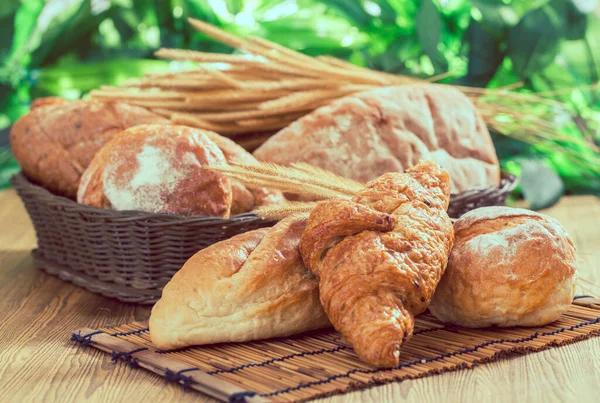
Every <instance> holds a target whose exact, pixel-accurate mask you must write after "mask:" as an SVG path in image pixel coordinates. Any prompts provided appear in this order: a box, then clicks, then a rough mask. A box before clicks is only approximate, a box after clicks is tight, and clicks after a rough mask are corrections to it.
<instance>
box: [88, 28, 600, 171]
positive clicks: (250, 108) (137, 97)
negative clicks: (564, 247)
mask: <svg viewBox="0 0 600 403" xmlns="http://www.w3.org/2000/svg"><path fill="white" fill-rule="evenodd" d="M189 23H190V24H191V25H192V26H194V27H195V28H196V29H197V30H198V31H200V32H202V33H204V34H206V35H209V36H211V37H212V38H214V39H215V40H216V41H219V42H221V43H223V44H226V45H229V46H231V47H233V48H235V49H237V50H238V51H239V52H240V53H238V54H220V53H207V52H198V51H192V50H184V49H160V50H158V51H157V52H156V55H157V56H158V57H162V58H167V59H173V60H186V61H192V62H197V63H200V64H199V65H198V66H197V67H196V68H192V69H189V70H185V71H180V72H175V73H174V72H169V73H150V74H147V75H146V77H144V78H141V79H136V80H132V81H129V82H127V83H126V84H125V85H124V86H123V87H102V88H101V89H100V90H96V91H92V92H91V96H92V97H93V98H98V99H102V100H124V101H126V102H128V103H132V104H136V105H140V106H145V107H149V108H151V109H152V110H153V111H155V112H157V113H159V114H161V115H163V116H166V117H168V118H170V119H172V120H173V121H174V122H175V123H181V124H187V125H190V126H195V127H199V128H203V129H208V130H214V131H217V132H219V133H220V134H223V135H226V136H230V137H231V136H233V137H235V136H238V135H242V134H246V133H255V132H274V131H277V130H279V129H281V128H283V127H285V126H287V125H288V124H289V123H290V122H292V121H293V120H295V119H298V118H299V117H301V116H303V115H306V114H308V113H310V112H311V111H313V110H314V109H316V108H318V107H320V106H323V105H326V104H329V103H331V102H333V101H335V100H336V99H339V98H341V97H344V96H347V95H350V94H353V93H356V92H360V91H364V90H367V89H370V88H377V87H382V86H391V85H405V84H413V83H423V84H424V85H427V84H428V82H434V81H438V80H440V79H441V78H444V77H445V76H447V75H448V74H449V73H448V74H444V75H441V76H437V77H431V78H430V79H428V80H420V79H416V78H413V77H407V76H402V75H394V74H389V73H385V72H378V71H373V70H370V69H367V68H364V67H359V66H355V65H353V64H351V63H348V62H347V61H343V60H340V59H336V58H334V57H330V56H319V57H316V58H314V57H310V56H307V55H304V54H302V53H299V52H296V51H294V50H292V49H289V48H286V47H284V46H281V45H278V44H276V43H273V42H270V41H267V40H265V39H261V38H256V37H249V38H241V37H238V36H236V35H233V34H230V33H227V32H225V31H222V30H220V29H219V28H216V27H214V26H212V25H210V24H207V23H205V22H202V21H199V20H195V19H189ZM517 86H520V83H516V84H514V85H510V86H507V87H505V88H500V89H487V88H472V87H463V86H454V87H455V88H457V89H458V90H460V91H462V92H463V93H464V94H466V95H467V96H468V97H469V98H470V99H471V101H472V102H473V103H474V104H475V105H476V107H477V108H478V110H479V111H480V112H481V115H482V117H483V119H484V121H485V123H486V124H487V125H488V127H491V128H493V129H494V130H496V131H498V132H499V133H501V134H503V135H505V136H508V137H513V138H517V139H519V140H522V141H525V142H527V143H531V144H539V143H540V141H541V142H544V143H546V144H547V146H548V147H552V148H555V149H556V150H557V151H560V152H562V153H564V154H565V155H567V157H568V158H569V159H571V160H574V161H575V160H581V158H582V157H581V156H580V155H578V154H579V153H578V151H577V150H573V149H570V148H569V147H568V146H565V145H563V143H564V142H569V143H570V144H574V145H577V146H583V147H586V148H589V149H591V150H593V151H594V152H596V153H598V151H599V147H598V146H597V145H596V144H594V142H593V141H592V140H590V139H593V136H590V135H589V133H586V130H587V129H586V128H585V127H584V128H580V131H581V132H582V133H583V138H581V139H579V138H574V137H571V136H563V135H561V134H560V133H559V131H558V127H560V124H559V123H556V122H555V121H554V117H555V116H556V115H557V113H558V112H560V111H564V112H567V113H568V112H569V110H568V107H567V106H566V105H565V104H563V103H561V102H558V101H554V100H550V99H547V98H544V97H543V96H541V94H527V93H520V92H514V91H511V90H512V89H514V88H515V87H517ZM594 88H597V84H594V85H592V86H590V87H589V89H590V90H593V89H594ZM525 111H526V113H525ZM503 117H509V118H510V119H502V118H503ZM264 137H265V138H266V136H264ZM236 141H238V142H240V143H244V145H245V146H247V147H248V148H249V149H252V148H254V147H255V146H256V145H258V144H260V142H259V141H258V140H256V139H255V140H253V141H249V142H247V141H246V139H245V138H244V137H239V138H236ZM596 159H597V158H596ZM596 159H594V161H591V162H592V163H597V161H596ZM587 162H590V161H587Z"/></svg>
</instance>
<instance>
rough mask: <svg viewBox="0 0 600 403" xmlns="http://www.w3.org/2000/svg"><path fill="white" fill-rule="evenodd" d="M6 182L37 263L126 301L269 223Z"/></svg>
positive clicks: (472, 200)
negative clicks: (117, 204) (199, 255)
mask: <svg viewBox="0 0 600 403" xmlns="http://www.w3.org/2000/svg"><path fill="white" fill-rule="evenodd" d="M12 183H13V185H14V186H15V188H16V190H17V192H18V193H19V196H20V197H21V199H22V200H23V202H24V204H25V207H26V208H27V211H28V213H29V216H30V217H31V221H32V222H33V225H34V227H35V230H36V233H37V239H38V248H37V249H36V250H34V251H33V257H34V259H35V261H36V263H37V265H38V266H39V267H40V268H42V269H43V270H44V271H46V272H48V273H51V274H53V275H57V276H58V277H60V278H61V279H63V280H66V281H71V282H73V283H74V284H76V285H78V286H80V287H84V288H86V289H88V290H90V291H93V292H96V293H99V294H102V295H104V296H107V297H113V298H117V299H119V300H121V301H124V302H135V303H140V304H152V303H154V302H156V301H157V300H158V298H160V295H161V291H162V288H163V287H164V286H165V284H166V283H167V282H168V281H169V280H170V279H171V277H172V276H173V275H174V274H175V272H177V270H179V269H180V268H181V266H182V265H183V264H184V263H185V262H186V260H188V259H189V258H190V257H191V256H192V255H193V254H195V253H196V252H198V251H199V250H200V249H203V248H206V247H207V246H210V245H212V244H213V243H216V242H219V241H221V240H223V239H228V238H231V237H232V236H234V235H237V234H240V233H243V232H246V231H250V230H253V229H257V228H262V227H265V226H269V225H273V223H274V222H273V221H267V220H262V219H260V218H258V217H256V216H254V215H252V214H242V215H238V216H235V217H233V218H231V219H222V218H215V217H184V216H179V215H171V214H151V213H143V212H139V211H112V210H100V209H96V208H92V207H89V206H85V205H81V204H78V203H75V202H74V201H72V200H69V199H67V198H64V197H60V196H56V195H54V194H52V193H50V192H49V191H47V190H46V189H44V188H43V187H41V186H38V185H36V184H33V183H31V182H30V181H29V180H27V178H26V177H25V176H23V175H22V174H18V175H16V176H14V177H13V179H12ZM515 185H516V181H515V178H514V177H513V176H512V175H508V174H503V177H502V182H501V184H500V186H498V187H496V188H487V189H475V190H470V191H467V192H463V193H461V194H458V195H452V198H451V201H450V207H449V209H448V212H449V214H450V216H451V217H459V216H460V215H462V214H464V213H465V212H467V211H469V210H472V209H474V208H477V207H483V206H491V205H504V203H505V202H506V198H507V197H508V195H509V194H510V192H511V191H512V190H513V189H514V187H515Z"/></svg>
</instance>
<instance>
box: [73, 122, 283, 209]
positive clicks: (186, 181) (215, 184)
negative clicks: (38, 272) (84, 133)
mask: <svg viewBox="0 0 600 403" xmlns="http://www.w3.org/2000/svg"><path fill="white" fill-rule="evenodd" d="M217 143H218V144H217ZM230 160H240V161H244V162H246V163H255V162H256V160H255V159H254V157H252V155H250V154H249V153H248V152H247V151H245V150H244V149H243V148H241V147H240V146H238V145H237V144H235V143H233V142H232V141H231V140H229V139H226V138H223V137H221V136H219V135H218V134H216V133H212V132H209V131H206V130H200V129H194V128H191V127H186V126H176V125H140V126H136V127H133V128H130V129H128V130H125V131H123V132H122V133H120V134H118V135H117V136H115V138H114V139H113V140H112V141H110V142H109V143H108V144H106V146H105V147H104V148H102V150H101V151H100V152H99V153H98V155H96V158H94V160H93V161H92V163H91V164H90V166H89V168H88V169H87V171H86V172H85V174H84V175H83V177H82V179H81V185H80V188H79V193H78V197H77V200H78V201H79V202H80V203H82V204H87V205H90V206H93V207H97V208H112V209H115V210H141V211H148V212H154V213H174V214H183V215H211V216H218V217H225V218H227V217H229V216H230V215H231V214H239V213H244V212H248V211H250V210H252V209H254V208H255V207H257V206H261V205H264V204H268V203H270V204H274V203H281V202H283V201H284V200H285V199H284V198H283V195H282V194H281V192H279V191H274V190H268V189H249V188H246V187H245V186H244V185H242V184H241V183H239V182H238V181H235V180H229V179H228V178H226V177H225V176H224V175H222V174H219V173H216V172H213V171H211V170H208V169H206V168H205V167H207V166H211V165H221V164H226V163H227V162H228V161H230Z"/></svg>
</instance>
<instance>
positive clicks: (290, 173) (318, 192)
mask: <svg viewBox="0 0 600 403" xmlns="http://www.w3.org/2000/svg"><path fill="white" fill-rule="evenodd" d="M210 169H212V170H214V171H217V172H221V173H223V174H225V175H227V176H229V177H230V178H233V179H236V180H238V181H240V182H242V183H243V184H245V185H247V186H249V187H269V188H271V189H277V190H280V191H282V192H286V193H294V194H298V195H303V196H310V197H315V198H318V199H332V198H338V199H350V198H351V197H352V196H354V194H355V193H356V192H358V191H359V190H360V189H362V188H363V187H364V185H363V184H361V183H360V182H356V181H354V180H352V179H347V178H343V177H341V176H339V175H336V174H334V173H331V172H327V171H325V170H323V169H320V168H316V167H313V166H311V165H308V164H296V165H292V166H289V167H287V166H282V165H277V164H273V163H266V162H257V163H256V164H252V165H248V164H237V163H233V164H230V165H217V166H214V167H211V168H210Z"/></svg>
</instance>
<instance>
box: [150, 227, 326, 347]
mask: <svg viewBox="0 0 600 403" xmlns="http://www.w3.org/2000/svg"><path fill="white" fill-rule="evenodd" d="M304 225H305V224H304V223H303V222H298V221H294V220H290V219H285V220H283V221H280V222H279V223H278V224H276V225H275V226H274V227H272V228H263V229H258V230H254V231H249V232H246V233H244V234H240V235H236V236H234V237H233V238H231V239H228V240H225V241H221V242H219V243H217V244H214V245H212V246H210V247H208V248H206V249H203V250H201V251H200V252H198V253H197V254H195V255H194V256H192V257H191V258H190V259H189V260H188V261H187V262H186V263H185V265H184V266H183V267H182V268H181V270H179V271H178V272H177V273H176V274H175V276H173V278H172V279H171V281H170V282H169V283H168V284H167V285H166V286H165V288H164V289H163V293H162V297H161V299H160V300H159V301H158V302H157V303H156V305H155V306H154V307H153V308H152V313H151V315H150V336H151V338H152V344H153V345H154V346H155V347H157V348H160V349H174V348H179V347H185V346H189V345H197V344H210V343H220V342H242V341H247V340H257V339H264V338H270V337H280V336H288V335H292V334H296V333H301V332H304V331H308V330H313V329H318V328H322V327H327V326H330V323H329V321H328V319H327V316H326V315H325V313H324V312H323V308H322V307H321V304H320V302H319V293H318V285H317V280H316V278H315V277H314V276H313V275H312V274H311V273H310V271H308V270H307V269H306V268H305V267H304V265H303V264H302V260H301V258H300V255H299V252H298V241H299V239H300V236H301V234H302V231H303V230H304Z"/></svg>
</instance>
